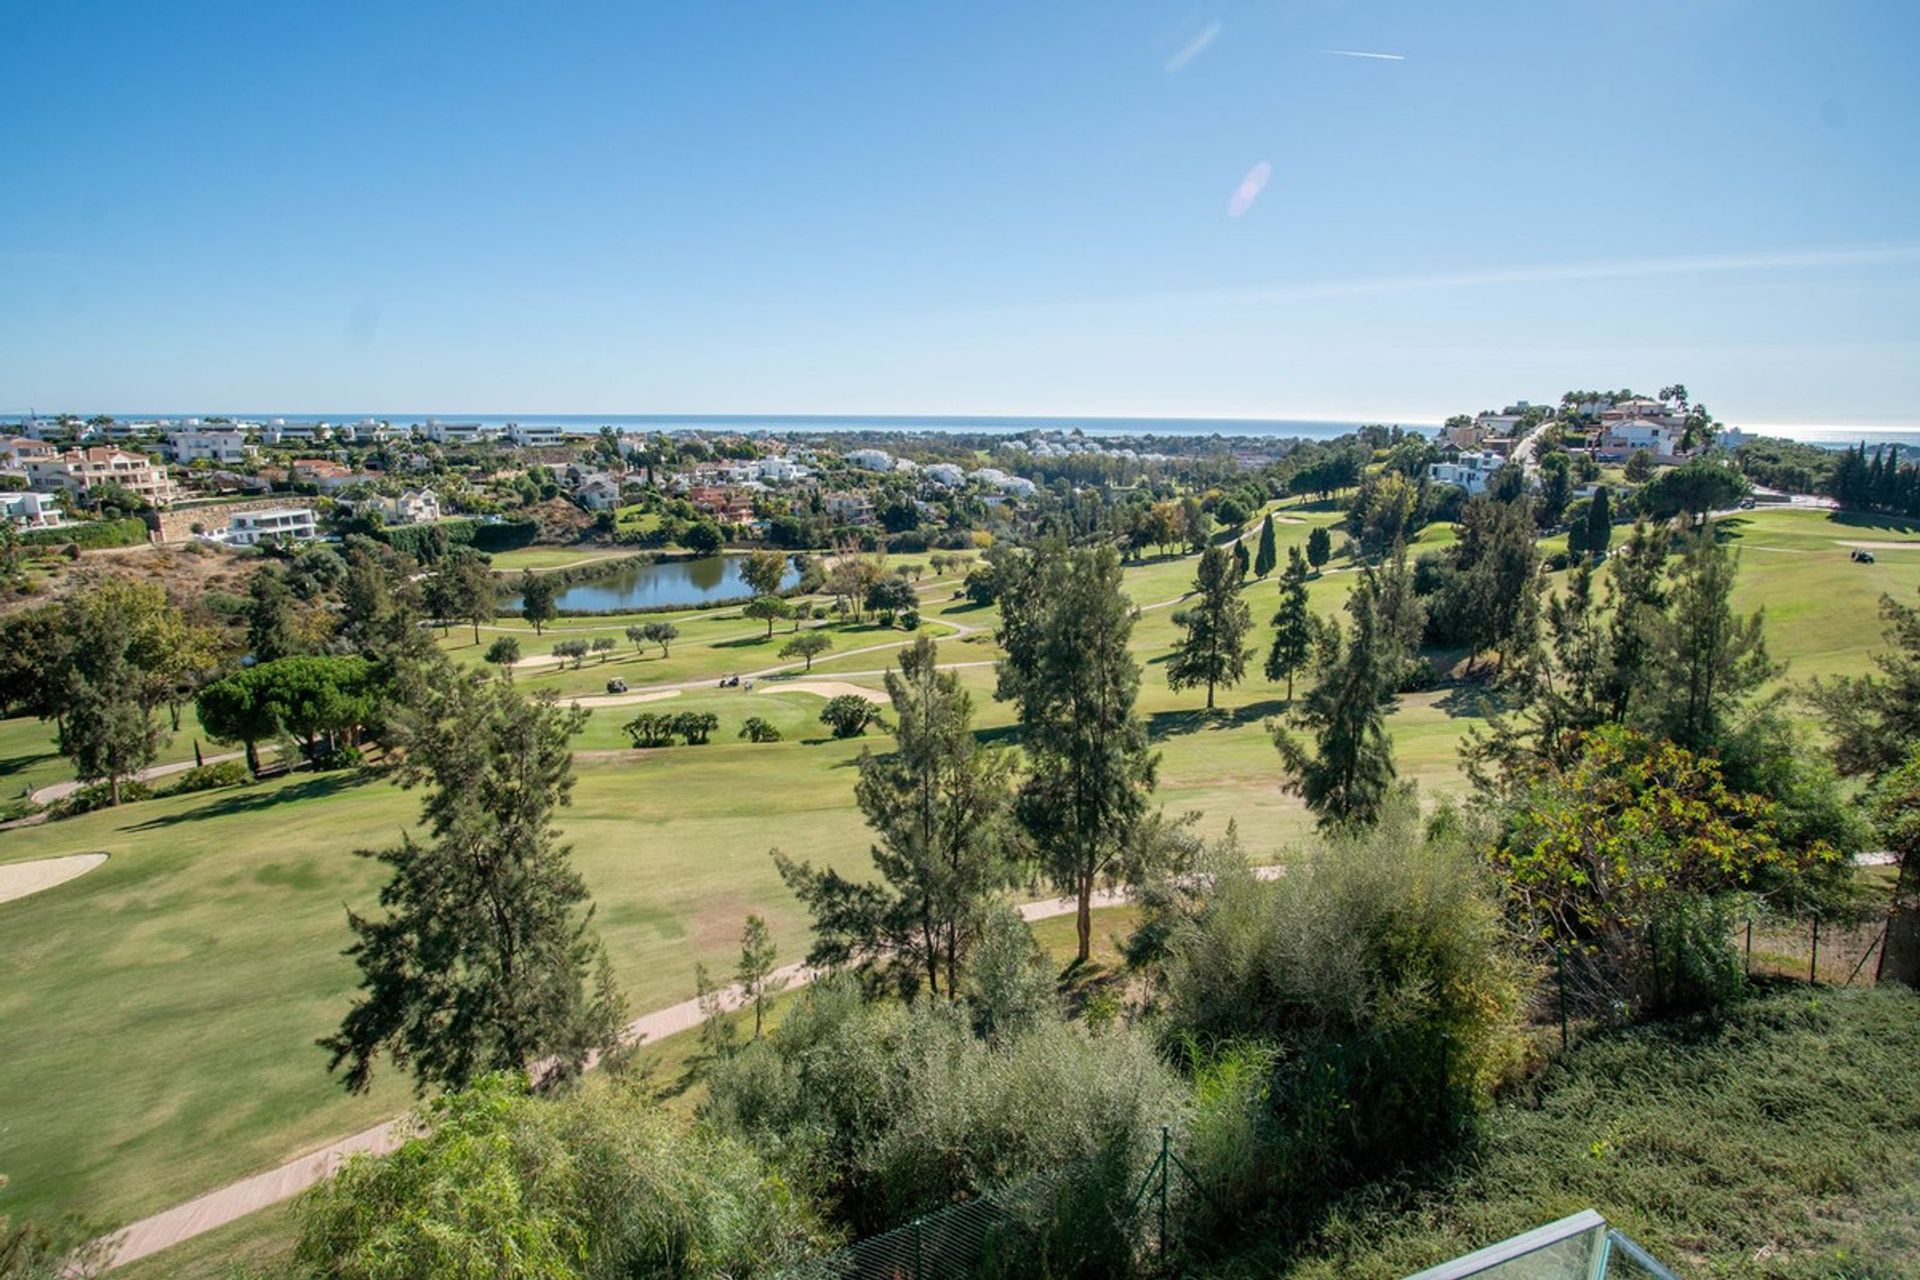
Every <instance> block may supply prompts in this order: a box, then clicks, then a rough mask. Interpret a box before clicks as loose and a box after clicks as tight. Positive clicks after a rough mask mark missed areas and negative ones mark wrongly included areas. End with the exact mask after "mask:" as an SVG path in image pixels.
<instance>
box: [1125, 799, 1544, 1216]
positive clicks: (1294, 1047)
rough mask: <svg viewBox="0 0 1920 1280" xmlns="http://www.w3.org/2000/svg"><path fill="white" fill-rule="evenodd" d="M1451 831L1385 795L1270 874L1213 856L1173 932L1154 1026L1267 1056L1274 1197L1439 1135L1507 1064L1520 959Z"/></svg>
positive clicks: (1409, 1151)
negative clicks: (1364, 815) (1162, 1020)
mask: <svg viewBox="0 0 1920 1280" xmlns="http://www.w3.org/2000/svg"><path fill="white" fill-rule="evenodd" d="M1457 826H1458V824H1457V823H1454V824H1438V823H1437V824H1436V827H1437V828H1438V829H1437V830H1436V831H1433V832H1427V833H1423V832H1422V830H1421V827H1420V816H1419V813H1418V809H1417V806H1416V805H1415V804H1414V803H1413V802H1412V801H1411V800H1407V799H1403V800H1400V801H1398V802H1396V803H1394V804H1392V805H1391V806H1390V807H1389V809H1388V810H1387V812H1386V813H1385V814H1384V815H1383V817H1382V820H1381V822H1380V824H1379V825H1378V826H1377V827H1375V828H1373V829H1371V830H1367V831H1364V832H1358V833H1352V834H1346V835H1340V836H1335V837H1331V838H1329V839H1328V840H1327V841H1326V842H1325V843H1324V844H1323V845H1322V847H1321V849H1320V851H1319V852H1318V854H1317V856H1316V857H1314V858H1313V859H1312V861H1311V862H1310V863H1306V864H1303V865H1296V866H1294V867H1292V868H1290V871H1289V874H1287V875H1285V876H1282V877H1280V878H1279V879H1277V880H1272V881H1261V880H1257V879H1255V878H1254V877H1253V876H1252V875H1251V874H1250V873H1249V872H1247V871H1246V869H1245V867H1244V865H1243V866H1240V867H1238V868H1235V867H1231V866H1222V867H1220V868H1219V869H1218V870H1217V871H1216V873H1215V874H1216V877H1217V878H1216V880H1215V883H1214V887H1213V891H1212V892H1211V893H1210V894H1206V895H1204V896H1201V897H1199V898H1198V899H1197V902H1196V904H1195V906H1194V908H1193V909H1192V912H1191V914H1190V915H1189V916H1188V917H1187V918H1186V919H1185V920H1183V921H1180V922H1178V923H1177V924H1176V925H1175V926H1174V927H1173V929H1172V933H1171V936H1170V937H1169V939H1168V942H1167V956H1166V960H1165V965H1164V978H1163V985H1164V994H1165V1004H1166V1013H1167V1016H1166V1028H1165V1030H1166V1033H1167V1034H1168V1036H1169V1037H1170V1039H1171V1040H1172V1041H1173V1042H1174V1043H1193V1044H1199V1045H1218V1044H1228V1043H1233V1042H1247V1043H1250V1044H1255V1045H1259V1046H1264V1047H1266V1048H1268V1049H1271V1050H1273V1051H1274V1052H1276V1053H1277V1054H1278V1055H1279V1056H1278V1059H1277V1061H1278V1062H1279V1064H1280V1066H1279V1069H1278V1070H1277V1071H1276V1073H1275V1074H1274V1076H1273V1077H1272V1094H1271V1098H1270V1105H1269V1108H1268V1110H1269V1113H1270V1115H1271V1118H1272V1120H1273V1122H1274V1124H1275V1126H1276V1128H1275V1130H1274V1132H1273V1133H1272V1135H1271V1137H1270V1140H1269V1141H1268V1143H1267V1145H1268V1146H1270V1147H1271V1149H1272V1157H1271V1159H1269V1160H1267V1161H1266V1162H1265V1168H1266V1169H1267V1170H1268V1177H1269V1178H1270V1182H1269V1183H1268V1186H1269V1188H1270V1189H1271V1191H1272V1193H1273V1194H1274V1195H1276V1196H1282V1195H1289V1194H1293V1193H1295V1192H1296V1191H1299V1190H1300V1189H1306V1188H1317V1187H1323V1186H1327V1185H1332V1184H1336V1183H1338V1182H1341V1181H1346V1180H1349V1179H1351V1178H1354V1177H1356V1176H1360V1175H1364V1174H1368V1173H1372V1172H1376V1171H1378V1170H1380V1169H1382V1168H1384V1167H1389V1166H1392V1165H1394V1164H1396V1163H1398V1162H1401V1161H1404V1160H1406V1159H1408V1158H1410V1157H1414V1156H1417V1155H1420V1154H1423V1153H1428V1152H1433V1151H1436V1150H1439V1149H1442V1148H1444V1147H1446V1146H1448V1145H1450V1144H1451V1143H1453V1142H1454V1141H1456V1140H1457V1139H1459V1138H1460V1137H1462V1136H1463V1135H1464V1134H1465V1133H1466V1132H1468V1131H1469V1130H1470V1129H1471V1128H1472V1127H1473V1125H1474V1123H1475V1120H1476V1118H1477V1117H1478V1115H1479V1114H1480V1113H1481V1111H1482V1110H1483V1109H1484V1108H1485V1106H1486V1105H1487V1103H1488V1101H1489V1099H1490V1097H1491V1094H1492V1091H1493V1088H1494V1086H1495V1085H1496V1084H1497V1083H1498V1082H1499V1081H1500V1080H1501V1079H1503V1078H1504V1076H1505V1075H1506V1073H1507V1072H1508V1071H1509V1070H1510V1069H1511V1066H1512V1064H1513V1062H1514V1061H1515V1058H1516V1055H1517V1053H1518V1047H1519V1041H1518V1037H1517V1034H1516V1031H1515V1028H1516V1025H1517V1019H1518V1008H1519V1001H1520V997H1521V991H1522V985H1523V976H1524V969H1523V967H1522V965H1521V962H1520V961H1519V959H1518V958H1517V949H1516V947H1515V945H1514V940H1513V939H1512V938H1511V937H1510V935H1509V934H1508V933H1507V931H1506V929H1505V927H1504V925H1503V922H1502V918H1501V913H1500V907H1499V904H1498V901H1497V899H1496V898H1495V896H1494V895H1493V892H1492V890H1491V887H1490V886H1489V885H1487V884H1486V882H1485V879H1484V872H1483V870H1482V868H1481V865H1480V863H1479V861H1478V859H1477V858H1476V856H1475V854H1474V852H1473V851H1472V850H1471V849H1470V848H1469V847H1468V844H1467V841H1466V840H1465V838H1464V836H1462V835H1461V834H1459V833H1458V832H1457V830H1454V828H1457ZM1215 1056H1216V1057H1217V1054H1216V1055H1215Z"/></svg>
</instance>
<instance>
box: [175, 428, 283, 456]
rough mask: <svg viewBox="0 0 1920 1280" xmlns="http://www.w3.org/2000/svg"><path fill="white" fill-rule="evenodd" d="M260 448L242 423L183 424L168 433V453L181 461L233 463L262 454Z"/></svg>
mask: <svg viewBox="0 0 1920 1280" xmlns="http://www.w3.org/2000/svg"><path fill="white" fill-rule="evenodd" d="M259 452H260V450H259V449H258V448H257V447H255V446H254V445H252V444H250V443H248V441H247V430H246V428H245V427H243V426H240V425H239V424H238V423H218V424H215V425H213V426H198V425H195V426H181V427H175V428H173V429H172V430H171V431H169V432H168V433H167V453H168V454H169V455H170V456H171V457H172V458H173V460H174V461H175V462H177V463H180V464H181V465H182V466H188V465H191V464H193V463H195V462H212V463H216V464H218V465H221V466H233V465H238V464H240V463H244V462H246V461H247V460H248V459H249V458H252V457H255V456H256V455H258V453H259Z"/></svg>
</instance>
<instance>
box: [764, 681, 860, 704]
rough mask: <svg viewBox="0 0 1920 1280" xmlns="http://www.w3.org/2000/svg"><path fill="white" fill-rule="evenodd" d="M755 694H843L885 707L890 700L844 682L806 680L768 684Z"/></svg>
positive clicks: (827, 695) (822, 695)
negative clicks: (849, 694)
mask: <svg viewBox="0 0 1920 1280" xmlns="http://www.w3.org/2000/svg"><path fill="white" fill-rule="evenodd" d="M754 692H755V693H817V694H819V695H820V696H821V697H823V698H837V697H839V696H840V695H841V694H843V693H851V694H853V695H854V696H855V697H860V698H865V699H866V700H867V701H868V702H877V703H880V704H881V705H883V706H884V705H885V704H886V703H887V702H888V701H890V699H888V697H887V695H886V694H884V693H881V692H880V691H879V690H877V689H863V688H861V687H860V686H859V685H857V684H848V683H847V682H846V681H845V680H807V681H799V682H795V683H793V684H770V685H767V686H765V687H764V688H760V689H755V690H754Z"/></svg>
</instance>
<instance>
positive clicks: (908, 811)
mask: <svg viewBox="0 0 1920 1280" xmlns="http://www.w3.org/2000/svg"><path fill="white" fill-rule="evenodd" d="M938 656H939V654H938V649H937V647H936V646H935V645H934V643H933V641H932V640H930V639H928V638H927V637H926V636H921V637H920V638H919V639H917V640H915V641H914V643H913V646H912V647H911V648H909V649H907V650H905V651H904V652H903V653H902V654H901V655H900V670H899V671H898V672H897V673H895V672H891V671H890V672H888V673H887V696H888V697H889V698H890V699H891V700H892V702H893V712H894V717H895V720H896V721H897V723H896V726H895V730H894V750H893V751H892V752H890V753H888V754H886V755H874V754H873V753H872V752H870V751H869V752H864V753H862V755H861V757H860V779H859V781H858V782H857V783H855V784H854V799H855V800H856V801H857V802H858V803H859V805H860V811H861V813H863V814H865V815H866V819H867V824H868V825H869V826H870V827H872V828H873V831H874V834H875V836H876V837H877V843H876V844H875V845H874V846H873V851H872V852H873V864H874V867H875V869H876V870H878V871H879V873H880V877H881V878H880V880H879V881H878V882H877V883H876V882H871V881H869V882H855V881H851V880H847V879H845V878H843V877H842V876H840V875H839V874H838V873H836V872H835V871H834V870H833V868H832V867H827V868H824V869H822V870H819V871H815V870H814V869H813V867H812V866H811V865H810V864H807V863H795V862H794V861H792V860H791V859H789V858H787V857H786V856H785V855H784V854H782V853H780V852H779V851H778V850H775V851H774V853H773V858H774V865H775V866H776V867H777V868H778V869H779V872H780V876H781V878H782V879H783V880H785V881H786V883H787V885H788V887H789V888H791V889H792V890H793V891H794V893H795V895H796V896H798V897H799V899H800V900H801V901H802V902H803V903H805V904H806V906H807V908H808V910H809V911H811V912H812V914H813V920H814V935H815V941H814V946H813V949H812V950H811V951H810V952H808V953H807V959H808V961H809V962H810V963H812V964H816V965H837V964H846V963H848V962H854V963H857V964H858V965H859V966H860V967H861V969H862V970H863V971H864V972H867V973H869V974H877V975H879V976H882V977H884V978H887V979H890V980H891V981H892V982H893V984H894V985H895V986H896V987H897V988H898V989H899V990H900V991H901V992H902V993H903V994H911V993H912V992H913V991H914V990H916V989H917V988H918V987H919V985H920V983H921V982H922V981H923V980H924V981H925V983H926V989H927V991H928V992H929V993H930V994H932V995H936V996H937V995H940V994H942V992H943V990H944V992H945V994H947V995H948V996H952V995H954V994H955V984H956V983H957V982H958V981H959V975H960V971H961V970H962V969H963V968H964V967H965V964H966V956H967V952H968V951H969V949H971V947H972V945H973V943H974V941H975V938H976V936H977V933H978V929H979V923H980V920H981V918H982V916H983V913H984V910H985V907H986V905H987V901H988V899H989V897H990V896H991V895H992V893H993V892H994V891H995V890H996V889H998V888H999V887H1000V886H1001V885H1002V884H1003V883H1004V882H1005V880H1006V875H1007V866H1006V861H1005V843H1006V842H1005V831H1004V829H1003V821H1004V818H1005V816H1006V814H1007V811H1008V806H1009V804H1010V801H1011V798H1012V796H1011V790H1010V777H1011V774H1010V769H1009V762H1008V761H1007V760H1006V759H1005V758H1003V757H1000V756H997V755H989V754H988V753H986V752H984V751H982V750H981V748H980V745H979V742H978V740H977V739H975V737H974V736H973V704H972V699H971V698H970V697H969V696H968V694H967V691H966V690H965V689H964V688H963V687H962V686H961V684H960V678H959V677H958V676H957V675H955V674H953V673H952V672H950V671H946V672H943V671H940V670H939V669H938Z"/></svg>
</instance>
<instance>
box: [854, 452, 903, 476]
mask: <svg viewBox="0 0 1920 1280" xmlns="http://www.w3.org/2000/svg"><path fill="white" fill-rule="evenodd" d="M847 461H848V462H851V463H852V464H853V465H854V466H856V467H859V468H860V469H861V470H862V471H891V470H893V455H892V454H890V453H888V452H887V451H886V450H885V449H855V450H854V451H853V452H852V453H849V454H848V455H847Z"/></svg>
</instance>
